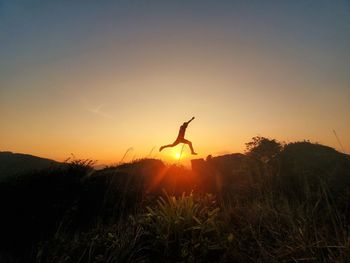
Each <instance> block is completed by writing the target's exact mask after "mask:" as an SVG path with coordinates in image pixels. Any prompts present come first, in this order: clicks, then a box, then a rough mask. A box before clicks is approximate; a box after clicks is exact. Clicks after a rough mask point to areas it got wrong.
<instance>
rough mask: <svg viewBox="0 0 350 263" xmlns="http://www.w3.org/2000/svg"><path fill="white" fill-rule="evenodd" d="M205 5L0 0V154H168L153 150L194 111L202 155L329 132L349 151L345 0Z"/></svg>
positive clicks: (191, 132)
mask: <svg viewBox="0 0 350 263" xmlns="http://www.w3.org/2000/svg"><path fill="white" fill-rule="evenodd" d="M10 2H11V1H10ZM152 3H153V2H152ZM203 3H206V4H203V5H201V6H198V5H194V4H193V3H192V1H189V2H188V3H187V4H183V5H181V4H172V5H173V6H170V4H164V3H163V4H162V3H161V2H159V3H153V4H150V5H141V4H140V5H129V4H127V3H126V2H125V3H124V4H115V3H114V4H112V3H110V4H107V3H104V4H101V6H95V5H98V4H97V3H96V4H91V5H87V6H84V7H81V6H77V5H75V4H72V5H65V4H62V5H56V4H52V3H47V4H43V5H40V6H38V5H33V6H31V5H29V4H28V5H20V4H15V3H12V4H11V3H8V4H4V6H3V8H2V10H3V11H2V12H3V13H2V15H3V19H2V20H1V21H0V23H1V24H0V26H1V27H0V28H2V29H6V30H4V34H0V43H1V44H0V50H1V55H3V56H2V57H3V59H1V60H0V74H1V75H0V118H1V129H0V138H1V139H0V150H1V151H4V150H9V151H14V152H22V153H29V154H34V155H38V156H43V157H48V158H53V159H56V160H60V161H61V160H64V159H66V158H68V157H69V156H70V154H71V153H73V154H74V155H75V156H76V157H77V158H92V159H96V160H98V161H99V163H100V164H101V163H103V164H110V163H116V162H119V161H120V160H121V158H122V157H123V155H124V153H125V152H126V151H127V149H129V148H132V150H130V151H129V153H128V154H127V156H126V158H125V161H130V160H132V159H134V158H142V157H148V156H150V157H156V158H162V159H164V160H167V161H169V162H176V159H175V158H174V156H175V154H176V153H177V152H179V151H181V147H182V146H181V145H179V146H177V147H176V148H174V149H167V150H164V152H162V153H158V148H159V146H161V145H163V144H168V143H171V142H173V141H174V140H175V138H176V135H177V132H178V129H179V126H180V125H181V123H182V122H184V121H187V120H188V119H190V118H191V117H192V116H195V117H196V120H195V121H193V123H191V124H190V126H189V127H188V130H187V135H186V137H187V138H188V139H189V140H191V141H192V142H193V145H194V147H195V149H196V151H197V152H198V153H199V156H198V157H206V156H207V155H208V154H212V155H219V154H225V153H229V152H243V151H244V143H245V142H248V141H249V140H250V138H251V137H253V136H256V135H262V136H267V137H271V138H276V139H278V140H281V141H286V142H292V141H297V140H304V139H309V140H311V141H314V142H319V143H322V144H326V145H329V146H332V147H335V148H336V149H340V147H339V144H338V142H337V140H336V138H335V136H334V134H333V132H332V130H333V129H335V130H336V131H337V133H338V136H339V138H340V140H341V142H342V144H343V146H344V148H345V150H346V152H348V153H349V151H350V136H349V134H350V121H349V116H350V88H349V83H350V77H349V76H350V74H348V73H349V72H348V69H349V68H350V65H349V63H350V62H349V61H350V59H349V58H350V57H349V52H348V47H349V46H350V36H349V35H350V33H349V32H350V30H349V26H348V25H349V24H350V18H349V16H348V15H347V13H346V12H345V11H343V10H344V8H348V9H345V10H349V6H348V4H347V3H346V2H343V1H339V2H337V3H338V4H334V5H332V6H329V5H328V4H325V3H323V4H321V5H317V6H304V5H303V4H276V3H277V2H273V1H272V2H270V1H267V2H266V4H264V5H261V4H258V3H255V4H252V5H245V4H244V2H242V1H239V2H237V3H236V4H233V3H232V4H230V3H227V2H226V1H225V3H220V4H215V3H214V2H211V1H204V2H203ZM63 15H64V17H65V19H63V18H62V16H63ZM153 148H154V150H153V151H152V149H153ZM151 151H152V153H151ZM150 153H151V154H150ZM189 153H190V151H189V149H188V147H187V146H186V147H185V148H184V155H183V159H184V160H185V161H186V160H189V158H191V156H190V155H189Z"/></svg>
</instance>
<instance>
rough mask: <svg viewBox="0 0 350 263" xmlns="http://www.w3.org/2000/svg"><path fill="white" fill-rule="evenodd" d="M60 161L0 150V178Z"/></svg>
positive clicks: (44, 167)
mask: <svg viewBox="0 0 350 263" xmlns="http://www.w3.org/2000/svg"><path fill="white" fill-rule="evenodd" d="M59 164H61V163H60V162H57V161H54V160H51V159H47V158H41V157H38V156H34V155H30V154H23V153H13V152H9V151H0V178H4V177H7V176H13V175H17V174H23V173H26V172H30V171H32V170H42V169H46V168H49V167H51V166H54V165H59Z"/></svg>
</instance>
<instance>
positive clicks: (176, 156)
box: [175, 152, 181, 160]
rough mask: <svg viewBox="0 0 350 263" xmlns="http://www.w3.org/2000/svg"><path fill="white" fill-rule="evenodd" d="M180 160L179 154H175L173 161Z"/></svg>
mask: <svg viewBox="0 0 350 263" xmlns="http://www.w3.org/2000/svg"><path fill="white" fill-rule="evenodd" d="M180 158H181V153H179V152H177V153H175V159H177V160H180Z"/></svg>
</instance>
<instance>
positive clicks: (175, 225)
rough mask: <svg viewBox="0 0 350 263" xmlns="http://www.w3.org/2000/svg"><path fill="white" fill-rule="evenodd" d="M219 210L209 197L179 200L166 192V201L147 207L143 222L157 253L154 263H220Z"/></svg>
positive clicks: (212, 197)
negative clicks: (162, 261) (202, 262)
mask: <svg viewBox="0 0 350 263" xmlns="http://www.w3.org/2000/svg"><path fill="white" fill-rule="evenodd" d="M219 210H220V209H219V207H218V205H217V203H216V201H215V198H214V196H212V195H210V194H207V195H205V196H203V197H202V198H200V197H197V198H196V197H195V196H194V195H193V193H190V194H189V195H185V194H182V196H180V197H178V198H176V197H175V196H170V195H168V194H167V193H166V192H165V191H164V197H159V199H158V200H157V205H156V206H155V207H153V208H151V207H147V211H148V212H147V213H145V214H144V215H143V216H142V218H141V224H142V226H143V228H144V229H145V235H146V236H147V237H148V239H149V240H150V245H151V246H152V249H153V252H154V257H155V258H153V260H152V261H159V260H166V261H186V262H199V261H208V260H210V261H216V260H218V257H219V256H220V255H221V254H222V252H223V249H224V242H223V240H222V236H221V235H220V220H219V219H218V214H219ZM159 262H160V261H159Z"/></svg>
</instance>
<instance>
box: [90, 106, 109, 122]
mask: <svg viewBox="0 0 350 263" xmlns="http://www.w3.org/2000/svg"><path fill="white" fill-rule="evenodd" d="M104 106H106V104H100V105H98V106H97V107H87V108H86V110H87V111H88V112H91V113H92V114H94V115H97V116H101V117H103V118H106V119H112V115H110V114H108V113H107V112H105V111H104V110H103V109H102V108H103V107H104Z"/></svg>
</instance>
